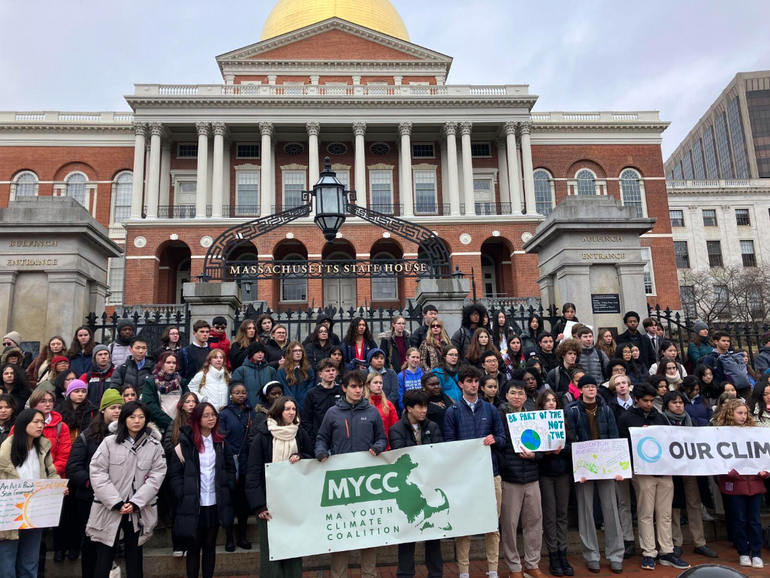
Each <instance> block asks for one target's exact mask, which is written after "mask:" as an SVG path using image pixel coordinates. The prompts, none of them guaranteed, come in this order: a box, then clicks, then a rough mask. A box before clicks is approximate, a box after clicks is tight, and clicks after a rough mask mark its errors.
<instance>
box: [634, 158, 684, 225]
mask: <svg viewBox="0 0 770 578" xmlns="http://www.w3.org/2000/svg"><path fill="white" fill-rule="evenodd" d="M690 178H692V177H690ZM620 194H621V198H622V199H623V204H624V205H625V206H626V207H633V208H634V216H635V217H642V216H644V211H643V209H642V185H641V179H640V178H639V173H637V172H636V171H634V170H632V169H626V170H625V171H623V172H622V173H621V175H620Z"/></svg>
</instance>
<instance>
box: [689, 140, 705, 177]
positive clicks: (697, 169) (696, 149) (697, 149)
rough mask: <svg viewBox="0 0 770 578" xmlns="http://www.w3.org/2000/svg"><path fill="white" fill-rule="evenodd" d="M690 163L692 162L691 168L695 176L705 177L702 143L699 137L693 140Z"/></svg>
mask: <svg viewBox="0 0 770 578" xmlns="http://www.w3.org/2000/svg"><path fill="white" fill-rule="evenodd" d="M692 164H693V170H694V173H695V178H696V179H705V178H706V169H705V167H704V165H703V145H701V140H700V139H698V140H697V141H695V144H694V145H693V147H692Z"/></svg>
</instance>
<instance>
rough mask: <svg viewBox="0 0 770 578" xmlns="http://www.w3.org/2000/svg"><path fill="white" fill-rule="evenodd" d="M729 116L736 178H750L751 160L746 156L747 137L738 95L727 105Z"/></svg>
mask: <svg viewBox="0 0 770 578" xmlns="http://www.w3.org/2000/svg"><path fill="white" fill-rule="evenodd" d="M727 117H728V122H729V123H730V136H731V137H732V143H733V156H734V157H735V178H737V179H748V178H749V161H748V159H747V158H746V139H745V138H744V137H743V123H742V122H741V110H740V107H739V105H738V97H737V96H736V97H735V98H734V99H732V100H731V101H730V102H729V104H728V105H727Z"/></svg>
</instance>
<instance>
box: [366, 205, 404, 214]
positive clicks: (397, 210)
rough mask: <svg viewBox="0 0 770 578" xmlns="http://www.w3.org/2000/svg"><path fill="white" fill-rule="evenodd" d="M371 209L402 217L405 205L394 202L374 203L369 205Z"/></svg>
mask: <svg viewBox="0 0 770 578" xmlns="http://www.w3.org/2000/svg"><path fill="white" fill-rule="evenodd" d="M369 210H370V211H377V212H378V213H382V214H383V215H391V216H393V217H400V216H401V215H403V214H404V205H396V204H393V203H372V204H370V205H369Z"/></svg>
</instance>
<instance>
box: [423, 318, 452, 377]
mask: <svg viewBox="0 0 770 578" xmlns="http://www.w3.org/2000/svg"><path fill="white" fill-rule="evenodd" d="M449 344H450V341H449V335H447V332H446V330H445V329H444V322H443V321H441V319H439V318H438V317H436V318H435V319H434V320H432V321H431V322H430V325H429V326H428V334H427V335H426V336H425V341H423V342H422V343H420V367H422V369H423V371H425V372H430V371H432V370H433V369H436V368H437V367H441V362H442V361H443V359H444V347H446V346H447V345H449Z"/></svg>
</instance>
